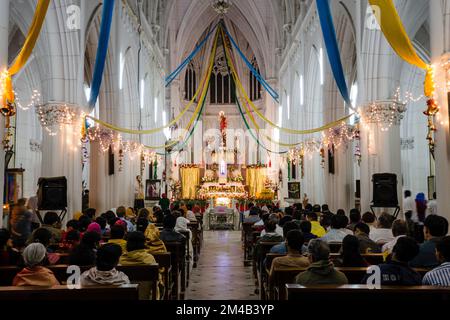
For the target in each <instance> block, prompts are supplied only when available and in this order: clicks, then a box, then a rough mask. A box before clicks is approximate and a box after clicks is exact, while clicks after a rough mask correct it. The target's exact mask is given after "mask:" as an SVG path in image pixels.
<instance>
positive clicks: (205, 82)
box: [85, 31, 219, 149]
mask: <svg viewBox="0 0 450 320" xmlns="http://www.w3.org/2000/svg"><path fill="white" fill-rule="evenodd" d="M218 37H219V33H218V31H217V32H216V35H215V39H214V43H213V46H212V48H211V56H210V58H209V64H208V68H207V70H206V72H205V74H204V76H203V79H202V84H201V85H200V86H198V88H197V91H196V92H195V94H194V96H193V97H192V99H191V100H190V101H189V102H188V104H187V105H186V107H185V108H184V109H183V110H182V111H181V112H180V113H179V114H178V115H177V116H176V117H175V118H174V119H172V120H171V121H170V122H169V123H167V124H166V125H165V126H162V127H159V128H153V129H147V130H134V129H127V128H123V127H119V126H116V125H113V124H111V123H107V122H105V121H102V120H100V119H97V118H94V117H92V116H89V115H86V116H85V117H86V118H88V119H91V120H92V121H94V122H96V123H97V124H99V125H101V126H103V127H105V128H108V129H110V130H113V131H117V132H121V133H128V134H136V135H138V134H153V133H157V132H160V131H163V130H164V129H167V128H169V127H171V126H172V125H174V124H175V123H177V122H179V121H180V119H181V118H182V117H183V115H184V114H185V113H186V112H187V111H188V110H189V109H190V108H191V106H192V104H193V103H194V102H195V100H196V99H197V97H198V96H199V94H200V93H201V96H200V99H199V103H198V104H197V107H196V109H195V110H196V111H197V112H198V110H200V109H201V108H202V103H201V101H202V100H205V97H206V95H207V93H208V91H207V90H205V86H208V85H209V80H210V78H211V72H212V69H213V67H214V58H215V52H216V50H217V41H218ZM202 89H203V90H202ZM196 115H197V113H196V112H194V114H193V116H192V117H191V120H190V121H189V124H192V122H193V121H194V120H195V118H196ZM189 127H190V125H189ZM189 127H187V129H186V130H188V128H189ZM161 148H163V146H160V147H158V148H155V149H161Z"/></svg>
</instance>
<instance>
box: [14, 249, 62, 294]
mask: <svg viewBox="0 0 450 320" xmlns="http://www.w3.org/2000/svg"><path fill="white" fill-rule="evenodd" d="M46 255H47V249H46V248H45V247H44V245H43V244H42V243H32V244H30V245H28V246H27V247H26V248H25V250H24V251H23V253H22V257H23V261H24V263H25V268H24V269H22V271H20V272H19V273H18V274H17V275H16V276H15V277H14V280H13V286H41V287H51V286H56V285H59V281H58V280H57V279H56V278H55V275H54V274H53V272H52V271H51V270H49V269H47V268H45V267H43V266H42V262H43V261H44V260H45V257H46Z"/></svg>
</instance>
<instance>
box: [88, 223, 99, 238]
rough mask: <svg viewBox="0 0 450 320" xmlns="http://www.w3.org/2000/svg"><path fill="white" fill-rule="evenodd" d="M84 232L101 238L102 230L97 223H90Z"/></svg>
mask: <svg viewBox="0 0 450 320" xmlns="http://www.w3.org/2000/svg"><path fill="white" fill-rule="evenodd" d="M86 232H95V233H98V234H99V235H100V236H102V228H101V227H100V225H99V224H98V223H97V222H92V223H90V224H89V225H88V227H87V229H86Z"/></svg>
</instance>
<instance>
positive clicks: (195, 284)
mask: <svg viewBox="0 0 450 320" xmlns="http://www.w3.org/2000/svg"><path fill="white" fill-rule="evenodd" d="M243 255H244V253H243V249H242V246H241V232H240V231H205V232H204V241H203V248H202V251H201V254H200V259H199V262H198V264H197V268H195V269H193V271H192V273H191V279H190V281H189V287H188V288H187V290H186V296H185V297H186V299H187V300H257V299H258V295H256V294H255V293H254V291H255V281H254V278H253V275H252V268H251V267H244V263H243V261H244V259H243Z"/></svg>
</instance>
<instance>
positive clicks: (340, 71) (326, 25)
mask: <svg viewBox="0 0 450 320" xmlns="http://www.w3.org/2000/svg"><path fill="white" fill-rule="evenodd" d="M316 3H317V12H318V13H319V20H320V26H321V28H322V34H323V39H324V42H325V47H326V48H327V55H328V60H329V61H330V66H331V70H332V71H333V76H334V79H335V81H336V85H337V87H338V88H339V91H340V93H341V95H342V98H344V101H345V103H346V104H347V105H348V106H350V107H351V106H352V102H351V99H350V95H349V90H348V87H347V82H346V81H345V75H344V68H343V67H342V61H341V55H340V53H339V46H338V42H337V37H336V30H335V28H334V23H333V16H332V15H331V10H330V3H329V0H316Z"/></svg>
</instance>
